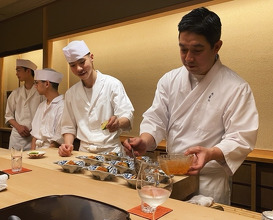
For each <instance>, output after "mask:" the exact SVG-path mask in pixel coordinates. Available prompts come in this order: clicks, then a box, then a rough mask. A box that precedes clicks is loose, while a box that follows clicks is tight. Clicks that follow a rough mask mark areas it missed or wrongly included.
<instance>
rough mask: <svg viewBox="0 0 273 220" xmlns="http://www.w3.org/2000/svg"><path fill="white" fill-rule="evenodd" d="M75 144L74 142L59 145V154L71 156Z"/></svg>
mask: <svg viewBox="0 0 273 220" xmlns="http://www.w3.org/2000/svg"><path fill="white" fill-rule="evenodd" d="M72 151H73V145H72V144H62V145H61V146H60V147H59V155H60V156H62V157H70V156H71V155H72Z"/></svg>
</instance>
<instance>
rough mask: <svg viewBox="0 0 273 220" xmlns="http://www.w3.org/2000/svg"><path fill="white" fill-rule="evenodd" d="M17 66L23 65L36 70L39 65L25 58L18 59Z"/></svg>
mask: <svg viewBox="0 0 273 220" xmlns="http://www.w3.org/2000/svg"><path fill="white" fill-rule="evenodd" d="M16 66H22V67H26V68H30V69H32V70H36V69H37V66H36V65H35V64H34V63H33V62H31V61H30V60H24V59H16Z"/></svg>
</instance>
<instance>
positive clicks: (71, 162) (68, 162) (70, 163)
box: [65, 160, 77, 165]
mask: <svg viewBox="0 0 273 220" xmlns="http://www.w3.org/2000/svg"><path fill="white" fill-rule="evenodd" d="M65 164H68V165H77V164H76V163H75V162H74V161H73V160H69V161H67V162H66V163H65Z"/></svg>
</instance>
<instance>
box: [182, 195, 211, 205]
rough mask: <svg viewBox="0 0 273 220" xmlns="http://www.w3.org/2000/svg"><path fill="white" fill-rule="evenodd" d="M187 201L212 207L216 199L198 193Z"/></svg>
mask: <svg viewBox="0 0 273 220" xmlns="http://www.w3.org/2000/svg"><path fill="white" fill-rule="evenodd" d="M186 202H189V203H192V204H196V205H201V206H206V207H210V206H211V205H212V204H213V203H214V200H213V198H212V197H206V196H203V195H197V196H194V197H192V198H191V199H190V200H188V201H186Z"/></svg>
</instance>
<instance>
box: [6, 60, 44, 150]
mask: <svg viewBox="0 0 273 220" xmlns="http://www.w3.org/2000/svg"><path fill="white" fill-rule="evenodd" d="M36 68H37V66H36V65H35V64H34V63H33V62H31V61H30V60H25V59H17V60H16V75H17V77H18V79H19V81H20V82H24V85H22V86H20V87H19V88H17V89H15V90H14V91H12V93H11V94H10V95H9V97H8V100H7V107H6V114H5V121H6V123H8V124H9V125H10V126H11V127H12V130H11V135H10V140H9V148H11V147H14V148H17V149H20V148H21V147H23V150H29V149H30V148H31V139H32V137H31V135H30V131H31V122H32V119H33V117H34V114H35V112H36V109H37V107H38V105H39V104H40V103H41V102H42V101H43V100H44V99H45V97H44V96H42V95H39V93H38V92H37V90H36V89H35V86H34V70H35V69H36Z"/></svg>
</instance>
